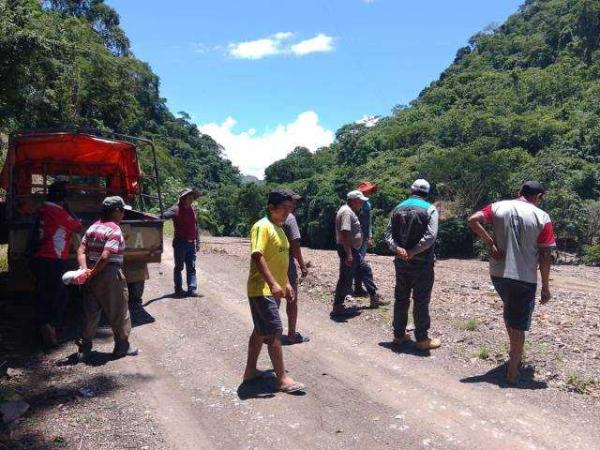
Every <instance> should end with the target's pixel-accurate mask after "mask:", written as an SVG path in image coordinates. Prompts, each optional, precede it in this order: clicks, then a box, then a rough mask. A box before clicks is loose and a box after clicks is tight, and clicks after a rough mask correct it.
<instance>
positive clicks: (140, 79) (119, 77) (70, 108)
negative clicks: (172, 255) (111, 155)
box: [0, 0, 240, 202]
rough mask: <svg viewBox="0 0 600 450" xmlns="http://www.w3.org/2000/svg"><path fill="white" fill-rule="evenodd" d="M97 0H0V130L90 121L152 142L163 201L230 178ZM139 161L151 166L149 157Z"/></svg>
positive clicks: (233, 178) (233, 176)
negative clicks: (187, 189)
mask: <svg viewBox="0 0 600 450" xmlns="http://www.w3.org/2000/svg"><path fill="white" fill-rule="evenodd" d="M159 85H160V83H159V79H158V77H157V76H156V75H155V74H154V73H153V72H152V70H151V69H150V67H149V66H148V65H147V64H146V63H144V62H142V61H140V60H139V59H137V58H135V56H134V55H133V54H132V52H131V50H130V47H129V39H128V38H127V36H126V35H125V33H124V32H123V30H122V29H121V28H120V26H119V16H118V14H117V12H116V11H115V10H114V9H112V8H111V7H110V6H108V5H106V4H105V3H104V1H103V0H45V1H40V0H0V133H6V134H9V133H11V132H14V131H16V130H25V129H47V128H64V127H89V128H93V129H97V130H101V131H112V132H117V133H122V134H129V135H134V136H144V137H148V138H152V139H154V141H155V143H156V144H157V147H158V153H159V160H160V167H161V171H162V174H163V179H164V190H165V193H166V197H167V198H166V200H167V202H170V201H172V200H174V198H175V194H176V192H177V191H178V190H179V189H181V188H182V187H183V186H185V185H193V186H196V187H198V188H200V189H202V190H203V191H207V190H212V189H214V188H216V187H218V186H221V185H229V184H234V185H235V184H238V183H239V182H240V179H239V172H238V170H237V168H235V167H233V166H232V165H231V163H230V162H229V161H228V160H226V159H225V158H224V157H223V153H222V148H221V147H220V146H219V145H218V144H217V143H216V142H215V141H214V140H213V139H212V138H210V137H209V136H206V135H202V134H200V133H199V132H198V129H197V127H196V126H195V125H194V124H192V123H191V121H190V117H189V116H188V115H187V114H186V113H184V112H181V113H179V114H178V117H176V116H175V115H173V114H172V113H171V112H170V111H169V110H168V108H167V106H166V100H165V99H164V98H162V97H161V96H160V91H159ZM140 159H141V161H142V166H143V167H142V168H143V169H145V170H146V172H148V173H150V170H149V163H150V158H149V155H146V154H144V153H143V152H142V155H141V158H140Z"/></svg>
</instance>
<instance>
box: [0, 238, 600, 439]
mask: <svg viewBox="0 0 600 450" xmlns="http://www.w3.org/2000/svg"><path fill="white" fill-rule="evenodd" d="M247 251H248V243H247V241H245V240H240V239H224V238H206V239H205V241H204V242H203V245H202V251H201V254H200V255H199V259H198V261H199V275H200V293H201V294H202V296H201V297H200V298H197V299H192V298H184V299H175V298H173V297H172V295H171V290H172V280H171V271H172V267H173V262H172V254H171V249H170V247H169V246H168V245H166V246H165V254H164V258H163V263H162V264H160V265H158V264H157V265H152V266H151V268H150V272H151V273H150V275H151V278H150V280H149V281H148V283H147V286H146V293H145V295H144V304H143V307H141V308H136V309H135V310H134V315H133V323H134V330H133V334H132V341H133V342H134V343H135V344H136V345H137V346H139V347H140V349H141V353H140V355H139V356H137V357H130V358H124V359H121V360H118V361H112V360H111V359H110V357H109V352H110V351H111V349H112V339H111V333H110V330H108V329H101V330H100V332H99V334H98V337H97V347H96V350H97V353H96V354H95V356H94V358H93V359H92V361H90V363H88V364H81V363H80V364H73V362H74V361H73V360H72V358H71V356H72V353H73V350H74V347H73V344H72V341H71V339H72V338H73V337H74V336H75V335H76V332H75V331H71V332H70V333H66V334H64V335H63V339H64V341H63V345H62V346H61V347H60V348H59V349H57V350H55V351H53V352H51V353H48V354H44V353H41V352H38V353H33V354H28V355H26V354H23V353H19V346H18V345H17V342H14V341H21V342H26V343H27V336H28V333H27V328H26V322H27V318H26V317H27V315H25V319H24V320H23V321H22V322H15V321H9V322H10V323H8V324H7V323H6V320H1V319H5V318H6V317H8V316H10V317H13V316H15V314H16V313H21V316H23V314H22V313H23V311H26V310H27V309H28V303H27V299H25V298H21V299H12V301H11V302H8V303H3V305H4V306H3V309H2V310H1V311H0V313H1V314H0V331H2V333H1V334H2V336H3V337H6V336H7V335H8V336H9V337H11V340H9V341H7V340H6V339H5V340H4V341H0V344H2V345H3V346H4V348H5V349H8V350H9V351H8V353H6V352H5V353H4V355H5V356H6V355H8V356H9V366H10V368H9V369H8V375H9V377H8V378H6V377H4V378H2V379H1V383H2V386H1V388H0V397H1V396H2V395H1V393H2V389H6V388H9V389H11V390H13V391H16V392H18V393H19V394H21V395H22V397H23V398H24V399H25V400H26V401H27V402H28V403H29V404H30V405H31V408H30V410H29V411H28V412H27V413H26V414H25V415H24V416H23V417H22V418H21V419H19V420H17V421H15V422H14V423H12V424H11V425H10V426H9V427H7V428H5V429H4V432H0V450H1V449H4V448H10V449H15V448H27V449H53V448H68V449H94V450H97V449H111V450H114V449H125V448H137V449H199V448H210V449H215V448H216V449H231V448H248V449H251V448H268V449H271V448H272V449H275V448H299V449H300V448H302V449H305V448H327V449H342V448H343V449H346V448H349V449H362V448H369V449H391V448H399V447H402V448H410V449H412V448H427V449H431V448H438V449H453V448H456V449H458V448H482V449H483V448H484V449H486V450H490V449H506V448H538V449H541V448H549V449H554V448H556V449H569V450H571V449H597V448H600V444H599V442H600V402H599V401H598V386H597V384H596V380H598V378H599V373H598V370H599V361H598V359H597V348H598V343H599V342H600V336H599V334H598V332H599V328H598V319H599V317H600V315H599V314H598V313H599V310H598V308H599V302H598V300H599V299H598V297H599V295H600V294H599V293H598V292H599V291H598V288H599V287H600V286H599V280H598V269H591V268H583V267H559V268H557V269H555V270H554V271H553V275H552V277H553V287H554V289H553V292H554V296H555V297H554V299H553V301H552V303H551V304H549V305H547V306H544V307H539V308H538V309H537V311H536V314H535V318H534V324H533V331H532V333H531V334H530V336H529V344H528V355H527V363H528V364H529V365H530V367H531V368H530V370H528V371H525V374H524V375H525V376H524V381H523V383H522V384H521V385H520V386H519V388H518V389H507V387H506V385H505V384H504V382H503V377H502V364H501V362H502V361H503V360H504V358H505V353H506V350H505V340H506V338H505V336H504V330H503V327H502V323H501V316H500V305H499V301H498V299H497V297H496V294H495V293H494V292H493V291H492V290H491V288H490V283H489V282H488V278H487V272H486V267H485V264H484V263H481V262H478V261H459V260H447V261H440V262H439V263H438V264H437V282H436V288H435V293H434V294H435V295H434V302H433V304H432V316H433V330H434V334H435V335H437V336H439V337H441V338H442V340H443V342H444V345H443V347H442V348H441V349H439V350H437V351H435V352H431V354H423V353H420V352H417V351H415V349H414V346H411V345H408V346H405V347H403V348H401V349H395V350H393V351H392V349H391V348H390V345H389V341H390V340H391V335H390V328H389V321H390V318H391V315H390V310H389V307H386V308H383V309H381V310H370V309H363V310H362V314H361V315H360V316H358V317H356V318H353V319H350V320H348V321H347V322H341V323H337V322H334V321H331V320H330V319H329V315H328V311H329V308H330V300H331V295H332V289H333V286H334V284H335V280H336V273H337V264H338V263H337V256H336V255H335V253H334V252H330V251H315V250H310V249H308V250H305V252H306V257H307V259H308V260H310V261H311V263H312V269H311V273H310V275H309V276H308V278H307V279H305V280H304V281H303V282H302V285H301V288H300V302H301V303H300V320H299V327H300V330H301V331H303V332H305V333H306V334H308V335H309V336H310V337H311V341H310V342H309V343H306V344H302V345H298V346H291V347H286V348H285V350H284V352H285V359H286V364H287V367H288V369H289V370H290V373H291V374H292V376H294V377H296V378H298V379H300V380H301V381H303V382H304V383H305V384H306V385H307V392H306V395H304V396H300V397H296V396H289V395H284V394H278V393H277V392H275V391H274V389H273V384H272V380H265V381H264V382H259V383H250V384H248V383H241V382H240V381H241V380H240V377H241V373H242V371H243V366H244V359H245V351H246V340H247V336H248V334H249V332H250V330H251V318H250V314H249V311H248V306H247V300H246V297H245V281H246V277H247V270H248V263H249V260H248V254H247ZM369 258H370V261H371V263H372V266H373V269H374V272H375V277H376V280H377V282H378V284H379V286H380V290H381V292H382V294H383V295H384V296H385V297H388V298H391V297H392V291H393V267H392V262H391V260H390V258H386V257H376V256H370V257H369ZM362 301H363V302H364V303H366V299H362ZM75 306H76V305H75ZM283 309H284V308H283V307H282V310H283ZM73 312H74V313H75V315H74V316H73V317H74V318H76V317H77V316H76V312H77V308H74V311H73ZM282 314H283V312H282ZM284 317H285V316H284ZM76 323H77V322H76V321H75V324H76ZM6 331H8V333H6ZM30 341H31V339H30ZM30 343H31V342H30ZM21 350H22V348H21ZM265 353H266V352H263V355H262V356H261V362H260V366H261V367H264V368H268V367H269V366H270V363H269V361H268V359H267V356H266V354H265ZM557 411H560V414H557Z"/></svg>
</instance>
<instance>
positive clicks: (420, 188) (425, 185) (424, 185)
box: [410, 178, 431, 194]
mask: <svg viewBox="0 0 600 450" xmlns="http://www.w3.org/2000/svg"><path fill="white" fill-rule="evenodd" d="M410 189H411V190H412V191H416V192H423V193H425V194H429V190H430V189H431V186H430V185H429V182H428V181H427V180H424V179H423V178H419V179H418V180H415V182H414V183H413V184H412V186H411V187H410Z"/></svg>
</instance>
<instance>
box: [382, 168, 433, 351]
mask: <svg viewBox="0 0 600 450" xmlns="http://www.w3.org/2000/svg"><path fill="white" fill-rule="evenodd" d="M429 191H430V185H429V183H428V182H427V181H426V180H423V179H419V180H416V181H415V182H414V183H413V184H412V186H411V188H410V197H409V198H408V199H407V200H405V201H403V202H402V203H400V204H399V205H398V206H396V208H394V210H393V211H392V214H391V217H390V221H389V223H388V226H387V228H386V230H385V240H386V242H387V244H388V246H389V248H390V250H391V251H392V252H393V253H394V255H395V256H396V257H395V259H394V264H395V267H396V289H395V299H396V301H395V303H394V322H393V326H394V344H401V343H403V342H408V341H410V335H409V334H408V333H407V332H406V326H407V324H408V309H409V307H410V297H411V293H412V297H413V302H414V304H413V320H414V323H415V339H416V341H417V343H416V347H417V349H419V350H422V351H426V350H431V349H435V348H438V347H439V346H440V345H441V341H440V340H439V339H435V338H434V339H432V338H430V337H429V327H430V326H431V318H430V316H429V303H430V301H431V291H432V289H433V281H434V269H433V265H434V259H435V258H434V253H433V244H434V243H435V239H436V238H437V233H438V211H437V209H436V207H435V206H434V205H432V204H431V203H429V202H428V201H427V200H426V199H427V198H428V197H429Z"/></svg>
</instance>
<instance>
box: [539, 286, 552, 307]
mask: <svg viewBox="0 0 600 450" xmlns="http://www.w3.org/2000/svg"><path fill="white" fill-rule="evenodd" d="M551 298H552V294H550V287H548V286H542V292H541V299H540V303H541V304H542V305H545V304H546V303H548V302H549V301H550V299H551Z"/></svg>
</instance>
